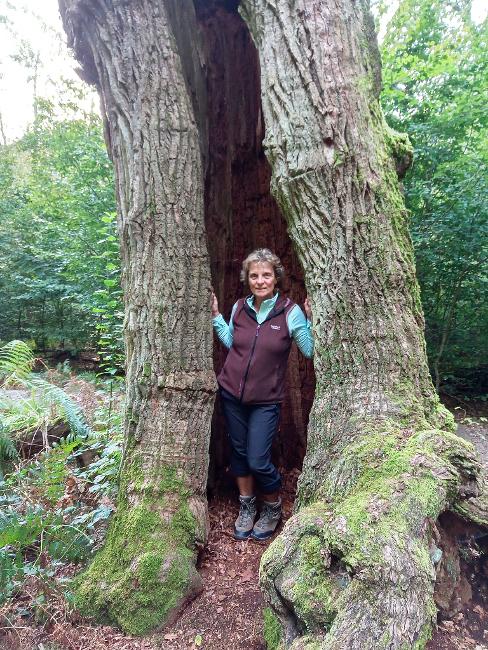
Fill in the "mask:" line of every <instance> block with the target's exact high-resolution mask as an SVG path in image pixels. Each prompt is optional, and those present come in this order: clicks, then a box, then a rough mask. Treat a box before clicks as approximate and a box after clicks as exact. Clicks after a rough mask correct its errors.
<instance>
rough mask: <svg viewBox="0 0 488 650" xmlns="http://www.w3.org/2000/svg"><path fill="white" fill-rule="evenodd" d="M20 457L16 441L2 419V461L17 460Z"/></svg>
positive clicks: (0, 435) (0, 430)
mask: <svg viewBox="0 0 488 650" xmlns="http://www.w3.org/2000/svg"><path fill="white" fill-rule="evenodd" d="M17 457H18V453H17V448H16V446H15V442H14V441H13V440H12V438H11V437H10V435H9V433H8V431H7V429H6V428H5V426H4V425H3V422H2V421H1V420H0V463H1V462H2V460H7V461H8V460H15V458H17Z"/></svg>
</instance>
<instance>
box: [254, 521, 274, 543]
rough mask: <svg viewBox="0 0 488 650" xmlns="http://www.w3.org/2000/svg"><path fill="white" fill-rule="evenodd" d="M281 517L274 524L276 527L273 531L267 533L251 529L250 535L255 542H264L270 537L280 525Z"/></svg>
mask: <svg viewBox="0 0 488 650" xmlns="http://www.w3.org/2000/svg"><path fill="white" fill-rule="evenodd" d="M280 523H281V519H280V521H279V522H278V523H277V524H276V528H275V529H274V530H273V531H270V532H269V533H255V532H254V530H252V531H251V537H252V538H253V539H255V540H256V541H257V542H264V541H266V540H267V539H269V538H270V537H273V535H274V534H275V533H276V532H277V531H278V528H279V526H280Z"/></svg>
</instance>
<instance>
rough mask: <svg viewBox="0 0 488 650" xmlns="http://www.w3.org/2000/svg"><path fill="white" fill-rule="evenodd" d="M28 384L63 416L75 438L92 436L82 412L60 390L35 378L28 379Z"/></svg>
mask: <svg viewBox="0 0 488 650" xmlns="http://www.w3.org/2000/svg"><path fill="white" fill-rule="evenodd" d="M28 383H29V386H31V387H32V388H34V389H35V390H38V391H40V392H41V393H42V394H43V397H44V398H45V399H47V400H48V401H49V402H51V403H52V404H55V405H56V406H57V407H58V410H59V412H60V415H62V416H64V419H65V420H66V422H67V423H68V426H69V428H70V429H71V432H72V433H73V434H74V435H75V436H76V437H80V438H85V437H87V436H89V435H92V433H93V432H92V430H91V429H90V427H89V425H88V423H87V421H86V420H85V416H84V415H83V411H82V410H81V408H80V407H79V406H78V405H77V404H76V403H75V402H74V401H73V400H72V399H71V397H70V396H69V395H68V394H67V393H65V392H64V390H63V389H62V388H59V387H58V386H55V385H54V384H50V383H49V382H48V381H45V380H44V379H39V378H37V377H33V378H31V379H29V381H28Z"/></svg>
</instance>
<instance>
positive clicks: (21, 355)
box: [0, 341, 34, 385]
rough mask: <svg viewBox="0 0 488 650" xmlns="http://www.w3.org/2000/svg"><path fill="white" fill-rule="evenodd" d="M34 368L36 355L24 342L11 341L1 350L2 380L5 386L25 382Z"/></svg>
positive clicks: (0, 367) (0, 370)
mask: <svg viewBox="0 0 488 650" xmlns="http://www.w3.org/2000/svg"><path fill="white" fill-rule="evenodd" d="M33 367H34V355H33V354H32V350H31V349H30V347H29V346H28V345H27V343H24V341H10V342H9V343H6V344H5V345H4V346H3V347H1V348H0V378H2V376H3V384H4V385H6V384H12V383H16V382H19V381H20V382H23V381H24V380H25V379H27V378H28V376H29V375H30V373H31V371H32V368H33Z"/></svg>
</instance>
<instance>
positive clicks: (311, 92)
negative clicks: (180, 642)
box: [60, 0, 487, 650]
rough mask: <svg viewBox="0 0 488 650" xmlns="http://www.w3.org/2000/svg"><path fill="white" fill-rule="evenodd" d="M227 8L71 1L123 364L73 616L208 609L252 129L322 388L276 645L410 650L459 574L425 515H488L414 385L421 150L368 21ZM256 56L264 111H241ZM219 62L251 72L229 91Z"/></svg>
mask: <svg viewBox="0 0 488 650" xmlns="http://www.w3.org/2000/svg"><path fill="white" fill-rule="evenodd" d="M238 5H239V3H238V2H237V1H235V0H194V2H192V1H191V0H180V1H177V0H130V1H129V0H117V1H116V0H60V6H61V12H62V15H63V20H64V23H65V27H66V30H67V32H68V34H69V36H70V43H71V45H72V46H73V48H74V50H75V53H76V56H77V57H78V60H79V61H80V63H81V64H82V66H83V73H84V76H85V78H87V79H88V80H89V81H90V82H92V83H95V84H96V85H97V87H98V89H99V92H100V96H101V99H102V106H103V110H104V113H105V118H106V127H107V140H108V145H109V148H110V150H111V153H112V156H113V159H114V163H115V169H116V178H117V195H118V209H119V231H120V237H121V249H122V257H123V267H124V272H123V285H124V293H125V301H126V343H127V364H128V367H127V371H128V374H127V380H128V411H127V417H126V422H125V432H126V442H125V453H124V462H123V467H122V472H121V486H120V497H119V503H118V509H117V514H116V516H115V519H114V521H113V522H112V525H111V527H110V530H109V534H108V538H107V542H106V545H105V547H104V549H103V550H102V551H101V552H100V553H99V555H98V556H97V557H96V559H95V560H94V562H93V563H92V564H91V565H90V567H89V568H88V569H87V571H86V572H85V573H84V574H82V576H81V577H80V578H79V580H78V585H77V602H78V604H79V606H80V608H81V609H82V611H84V612H85V613H88V614H94V615H97V616H98V617H99V618H104V619H105V620H110V621H116V622H117V623H118V624H119V625H121V626H122V627H123V628H124V629H126V630H128V631H132V632H140V633H141V632H144V631H146V630H148V629H150V628H151V627H155V626H158V625H163V624H164V623H167V622H168V621H170V620H171V617H172V616H173V615H174V614H175V612H177V611H178V609H179V608H180V607H181V606H182V604H183V603H184V602H185V600H186V599H187V598H189V597H191V596H192V595H193V594H194V593H196V591H197V590H198V588H199V578H198V574H197V573H196V570H195V568H194V560H195V555H196V549H197V548H198V546H199V545H201V544H202V543H204V541H205V536H206V501H205V484H206V472H207V462H208V438H209V428H210V420H211V411H212V405H213V394H214V390H215V384H214V379H213V374H212V369H211V352H212V350H211V338H210V325H209V318H208V296H209V286H210V276H211V268H212V271H213V272H214V275H215V274H216V275H217V276H219V277H220V275H221V273H222V272H224V273H225V272H226V271H227V270H228V268H230V267H229V265H227V266H226V265H224V266H222V265H221V260H219V259H216V256H219V255H228V253H227V252H226V251H225V250H223V249H222V246H221V245H219V242H216V241H215V240H216V235H218V236H219V237H220V238H221V241H231V242H233V244H232V245H234V247H235V248H234V249H233V251H232V254H234V253H235V252H236V251H239V252H247V251H242V250H241V249H240V248H239V245H238V244H237V243H236V240H237V239H239V236H238V235H236V234H235V233H236V231H239V228H237V227H236V225H239V226H240V227H241V230H244V231H245V230H246V229H249V228H251V229H252V227H253V225H252V223H253V221H254V220H253V219H249V213H248V212H246V209H247V208H246V207H245V206H248V205H249V202H250V201H254V203H253V204H252V205H253V206H254V207H256V206H257V205H258V203H259V201H260V199H259V198H258V199H256V197H255V196H254V195H255V194H256V190H255V189H254V190H253V188H249V191H248V193H247V194H246V193H245V192H244V194H243V191H241V192H236V191H234V186H235V184H236V179H239V184H240V185H244V186H245V185H246V181H245V177H246V174H251V171H249V170H253V171H252V174H254V175H255V176H253V177H258V178H263V177H266V174H267V171H266V170H267V167H266V164H265V162H264V160H262V151H263V149H262V135H263V116H264V126H265V133H266V135H265V140H264V147H265V152H266V156H267V159H268V162H269V164H270V167H271V173H272V179H271V191H272V193H273V195H274V197H275V199H276V202H277V205H275V204H274V203H273V204H271V203H269V204H268V208H269V210H270V212H271V213H273V214H275V215H276V219H280V218H281V215H282V216H283V217H284V219H285V220H286V223H287V225H288V231H289V234H290V237H291V240H292V242H293V245H294V247H295V250H296V253H297V254H298V257H299V260H300V262H301V265H302V268H303V275H304V278H305V282H306V285H307V289H308V292H309V294H310V296H311V299H312V303H313V306H314V332H315V337H316V352H315V372H316V381H317V383H316V393H315V400H314V405H313V409H312V413H311V419H310V424H309V428H308V442H307V451H306V456H305V460H304V466H303V473H302V475H301V477H300V482H299V489H298V495H297V502H296V512H295V515H294V516H293V517H292V518H291V519H290V521H289V522H288V523H287V525H286V526H285V528H284V530H283V532H282V534H281V535H280V536H279V537H278V538H277V539H276V540H275V541H274V542H273V543H272V544H271V546H270V548H269V549H268V550H267V552H266V553H265V555H264V556H263V562H262V566H261V576H260V579H261V584H262V587H263V589H264V591H265V598H266V600H267V602H268V604H269V606H270V611H269V612H268V615H267V618H266V620H267V627H268V629H267V631H266V632H267V635H268V638H269V639H270V643H271V637H273V643H274V644H275V645H280V644H281V646H282V647H292V648H296V649H297V648H329V649H332V648H334V649H337V650H339V649H341V650H342V649H343V648H361V649H366V648H378V649H380V648H412V647H419V648H421V647H423V645H424V644H425V641H426V639H427V638H428V637H429V634H430V631H431V628H432V624H433V621H434V617H435V611H436V610H435V604H434V586H435V579H436V573H438V572H441V570H442V565H443V562H445V561H447V560H446V559H445V558H446V556H447V555H448V554H447V553H445V554H444V556H443V555H442V553H439V549H440V550H442V549H443V548H444V547H445V548H446V549H447V546H446V545H444V546H443V534H444V533H445V531H444V529H443V527H442V525H441V524H439V522H438V518H439V516H440V515H441V514H442V513H444V512H445V511H448V510H450V511H452V512H454V513H457V515H458V516H461V517H463V518H464V519H465V520H470V519H471V520H473V521H475V522H476V523H478V524H480V525H486V524H487V514H486V507H485V506H484V503H483V501H482V500H481V497H480V495H481V492H482V485H481V478H480V467H479V464H478V463H477V461H476V458H475V456H474V454H473V450H472V448H471V447H470V445H468V444H467V443H465V442H463V441H462V440H461V439H459V438H457V437H456V436H455V435H453V433H450V432H449V431H452V427H453V423H452V418H450V416H449V414H448V413H447V411H445V409H444V408H443V407H442V406H441V405H440V404H439V401H438V399H437V396H436V395H435V392H434V390H433V387H432V383H431V380H430V377H429V373H428V369H427V364H426V358H425V346H424V341H423V317H422V310H421V306H420V300H419V292H418V286H417V283H416V279H415V270H414V261H413V254H412V247H411V243H410V239H409V235H408V229H407V220H406V213H405V208H404V204H403V200H402V196H401V193H400V189H399V184H398V175H401V174H402V173H403V172H404V171H405V169H406V167H407V166H408V164H409V162H410V159H411V150H410V147H409V144H408V142H407V141H406V139H405V138H403V137H401V136H399V135H397V134H395V133H393V132H392V131H390V130H389V129H388V127H387V126H386V124H385V123H384V120H383V117H382V113H381V110H380V108H379V103H378V95H379V89H380V79H381V74H380V64H379V56H378V51H377V47H376V40H375V35H374V28H373V24H372V21H371V17H370V14H369V9H368V6H367V2H366V1H358V0H356V1H354V0H242V1H241V3H240V6H239V7H238ZM237 9H239V11H240V12H241V15H242V19H243V20H242V19H241V18H239V16H238V14H237ZM243 21H244V22H243ZM231 31H232V35H233V36H232V38H230V37H229V34H230V33H231ZM249 34H251V36H252V39H253V41H254V44H255V48H256V49H252V48H253V46H252V43H251V40H250V38H249ZM228 41H235V43H238V45H239V47H240V46H242V47H243V48H244V50H243V51H245V52H248V53H249V56H248V57H246V56H245V55H244V54H242V53H241V54H240V55H239V57H236V56H235V54H236V52H237V51H238V45H234V47H235V49H234V51H232V52H231V53H230V54H231V56H230V57H229V56H223V57H222V60H221V64H220V65H221V68H220V66H219V57H215V52H217V51H222V52H223V53H224V54H229V50H226V49H225V48H226V47H228ZM216 44H217V45H216ZM243 44H244V45H243ZM219 47H220V48H221V50H219ZM232 56H233V58H232ZM258 57H259V64H260V69H261V85H262V87H261V97H262V113H261V110H260V109H259V98H258V101H257V104H256V102H255V101H254V102H253V101H246V97H247V99H249V97H248V96H245V93H244V90H243V89H244V86H245V83H244V82H243V79H248V80H249V79H251V81H252V79H253V78H254V77H253V76H252V74H251V73H250V71H251V72H252V70H255V71H256V70H258V69H259V66H258ZM229 59H230V60H231V61H232V60H236V59H238V60H239V61H241V62H242V61H246V65H245V66H243V67H242V70H241V72H242V74H239V69H238V67H235V68H232V67H231V65H232V64H231V63H230V62H229ZM235 65H237V63H236V64H235ZM253 66H254V67H253ZM220 78H222V79H221V81H219V79H220ZM256 78H257V82H255V83H256V85H258V84H259V78H258V75H257V74H256ZM219 83H220V88H221V89H222V88H224V89H225V92H223V91H221V92H222V93H223V94H222V95H221V99H222V101H221V102H219V101H216V100H215V97H214V95H213V94H212V93H214V92H215V88H216V86H217V85H218V84H219ZM250 85H251V86H252V83H251V84H250ZM234 88H236V89H239V93H238V95H237V96H238V97H239V101H240V100H241V99H242V102H241V107H242V111H241V112H240V113H239V112H237V113H236V114H235V115H234V117H233V119H234V120H236V124H237V126H236V124H234V125H232V124H229V114H227V113H226V112H225V110H224V108H222V107H226V106H229V105H232V104H236V105H237V110H238V109H239V101H237V102H236V101H234V100H233V97H232V93H233V91H234ZM258 90H259V88H257V87H256V88H255V91H258ZM209 93H210V94H209ZM226 93H227V94H226ZM251 105H252V106H254V108H256V110H254V109H252V108H250V106H251ZM214 110H219V114H218V118H219V119H218V120H216V116H215V115H214V114H212V111H214ZM246 116H247V117H246ZM247 118H248V119H247ZM230 121H232V119H231V120H230ZM217 123H218V124H219V125H220V127H221V128H220V129H218V128H216V126H215V125H216V124H217ZM212 125H213V126H212ZM217 131H219V132H218V133H217ZM253 133H254V136H252V135H250V134H253ZM219 138H220V139H221V140H220V146H218V143H219V140H218V139H219ZM253 156H254V158H253ZM253 161H254V162H253ZM257 161H259V162H257ZM215 170H217V172H216V171H215ZM256 170H260V171H257V172H256ZM219 180H220V181H221V182H220V184H219ZM247 185H253V182H251V183H247ZM254 185H255V183H254ZM253 191H254V195H253ZM234 201H235V202H236V204H237V203H240V204H241V203H242V205H243V206H244V207H243V208H242V211H241V212H239V214H240V215H241V216H240V218H239V219H238V223H237V224H236V223H235V222H234V221H232V219H231V217H229V219H228V220H227V221H226V222H225V219H224V222H225V223H224V222H222V221H219V219H221V218H222V216H221V215H217V214H216V213H218V212H219V210H221V208H222V206H223V205H225V206H226V210H227V211H228V212H229V213H231V212H232V210H233V209H234V207H235V206H234V205H233V204H234ZM216 206H218V209H217V208H216ZM235 209H236V210H237V208H235ZM239 209H241V208H239ZM279 209H281V215H280V213H279ZM257 213H259V209H257ZM246 219H247V221H246ZM256 222H258V223H260V222H259V219H258V217H256ZM276 223H277V222H276ZM216 224H217V226H216ZM206 233H208V234H209V238H208V248H209V251H210V255H208V253H207V241H206ZM229 233H231V234H232V236H231V234H229ZM241 239H242V238H241ZM253 241H259V238H257V239H256V240H253ZM241 246H242V242H241ZM212 254H213V257H212ZM232 254H231V255H230V257H232ZM226 259H227V258H226ZM229 259H230V258H229ZM230 266H232V265H230ZM219 277H217V278H216V279H217V280H218V279H219ZM295 374H297V373H295ZM448 560H449V561H451V562H453V558H452V552H451V555H450V556H449V558H448ZM454 564H455V562H454Z"/></svg>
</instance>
